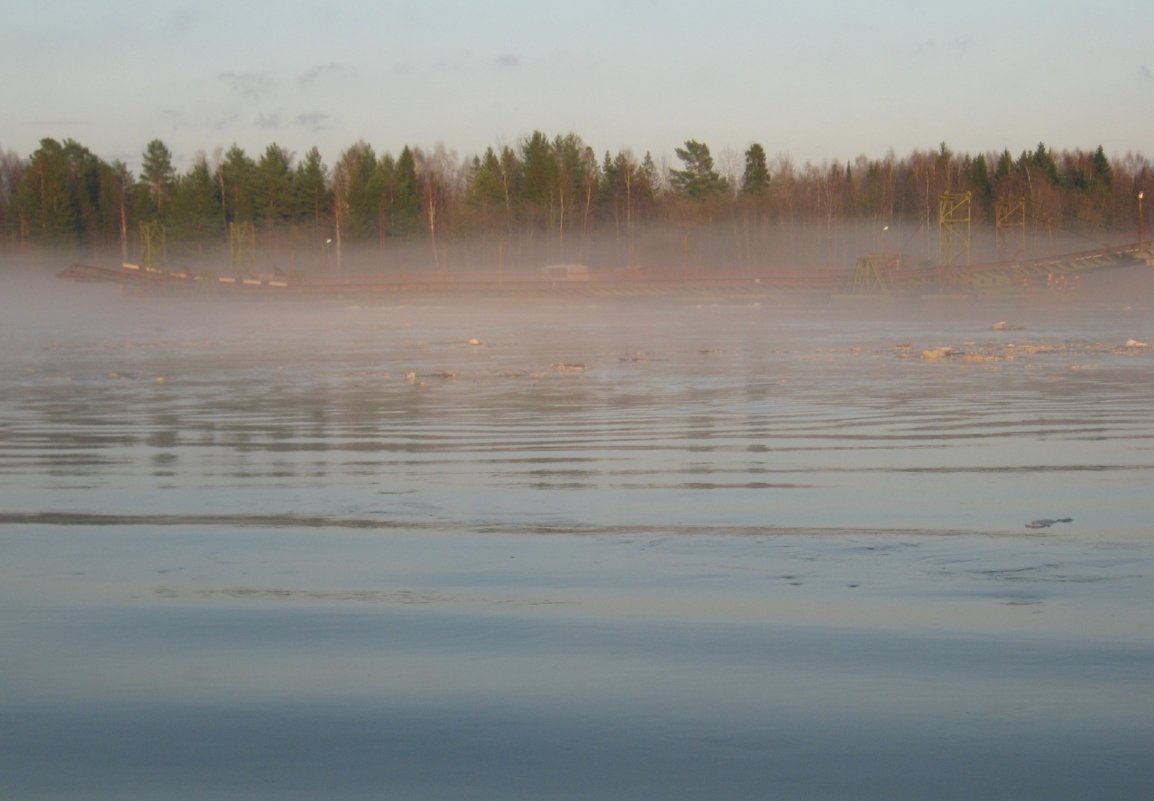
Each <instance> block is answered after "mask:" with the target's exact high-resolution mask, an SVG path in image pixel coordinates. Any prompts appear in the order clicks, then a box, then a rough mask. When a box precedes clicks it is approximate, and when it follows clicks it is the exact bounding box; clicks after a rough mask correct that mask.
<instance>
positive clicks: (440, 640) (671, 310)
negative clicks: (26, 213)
mask: <svg viewBox="0 0 1154 801" xmlns="http://www.w3.org/2000/svg"><path fill="white" fill-rule="evenodd" d="M1091 289H1092V288H1091ZM1141 290H1142V291H1140V292H1139V291H1130V292H1128V293H1125V294H1121V293H1113V294H1111V293H1105V292H1093V291H1091V290H1090V289H1088V290H1087V291H1086V292H1084V293H1082V294H1080V295H1045V296H1039V297H1035V298H1030V299H1027V300H1026V301H1024V302H1020V303H1017V304H1016V305H1015V304H1011V303H1009V302H1007V301H998V302H996V303H995V302H992V301H984V302H978V301H974V300H966V299H961V300H957V299H955V300H924V301H900V302H899V301H881V300H875V301H868V300H848V299H841V300H837V299H835V300H833V301H821V302H809V301H801V300H798V299H789V300H787V301H782V300H772V299H769V298H762V299H760V302H758V300H757V299H755V298H739V299H737V300H729V301H724V302H722V301H718V300H716V299H706V298H698V299H692V298H675V297H664V298H638V299H631V300H623V299H619V298H617V299H615V298H590V297H584V298H573V299H567V300H564V301H563V302H558V301H541V300H534V301H519V302H509V301H500V300H496V299H489V298H480V299H473V300H470V301H468V302H465V301H454V302H452V303H442V304H437V303H432V302H423V303H416V302H414V303H411V304H409V305H393V306H389V305H380V304H374V303H370V302H363V303H361V304H359V305H354V304H353V303H350V302H342V303H316V304H303V303H292V302H289V303H251V304H246V303H236V304H230V303H216V304H213V303H204V302H189V301H179V300H173V299H169V300H157V299H153V300H141V299H131V298H125V297H122V296H121V295H120V294H118V293H117V292H116V291H109V290H108V289H106V288H101V287H77V286H72V285H63V284H60V285H54V284H52V285H44V286H40V285H29V286H21V287H20V288H18V289H17V290H15V291H12V292H9V293H7V294H6V296H5V297H4V299H3V301H2V305H3V306H4V307H5V308H4V315H3V318H2V319H0V381H2V384H0V549H2V551H0V553H3V560H2V561H0V610H2V612H3V614H2V616H0V676H2V678H3V680H2V683H0V797H4V798H22V799H58V798H59V799H73V798H76V799H80V798H83V799H100V798H108V799H113V798H115V799H138V798H139V799H145V798H147V799H153V798H159V797H168V798H181V799H219V798H230V799H246V798H291V799H296V798H299V799H315V798H322V797H323V798H331V799H391V798H398V799H426V798H427V799H445V798H470V799H544V798H550V799H552V798H557V799H570V798H571V799H588V798H602V799H702V798H726V799H831V798H847V799H848V798H854V799H879V801H880V799H974V798H1010V799H1039V801H1040V800H1041V799H1064V798H1068V799H1084V798H1091V797H1096V798H1112V799H1130V798H1133V799H1139V798H1142V799H1145V798H1148V797H1149V795H1150V790H1151V788H1152V787H1154V762H1152V761H1151V760H1150V758H1149V754H1150V744H1151V743H1152V742H1154V623H1152V622H1151V621H1152V617H1151V611H1152V610H1154V501H1152V500H1151V497H1152V494H1151V489H1152V486H1154V481H1152V479H1154V439H1152V437H1154V392H1152V390H1151V386H1154V348H1151V347H1145V346H1143V343H1151V344H1154V312H1152V310H1151V301H1152V300H1154V295H1151V294H1150V293H1149V287H1148V286H1146V285H1145V284H1144V285H1142V286H1141ZM1000 321H1004V322H1006V323H1007V325H1006V326H1001V327H999V328H1001V329H1002V330H995V327H994V324H995V323H998V322H1000ZM935 348H951V349H953V351H952V353H951V354H950V355H946V356H943V357H941V358H930V357H932V356H934V355H936V354H935V353H934V351H933V349H935ZM1042 518H1052V519H1059V518H1071V519H1072V520H1071V521H1070V522H1062V523H1056V524H1054V525H1053V526H1051V527H1048V528H1040V529H1033V528H1027V527H1026V524H1027V523H1029V522H1031V521H1034V520H1037V519H1042Z"/></svg>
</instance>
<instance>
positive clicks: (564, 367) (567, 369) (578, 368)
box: [553, 362, 585, 373]
mask: <svg viewBox="0 0 1154 801" xmlns="http://www.w3.org/2000/svg"><path fill="white" fill-rule="evenodd" d="M553 369H554V370H557V371H559V372H562V373H583V372H585V365H584V364H583V363H580V362H554V364H553Z"/></svg>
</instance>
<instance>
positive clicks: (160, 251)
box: [140, 220, 168, 270]
mask: <svg viewBox="0 0 1154 801" xmlns="http://www.w3.org/2000/svg"><path fill="white" fill-rule="evenodd" d="M167 260H168V250H167V246H166V244H165V235H164V225H162V224H161V223H159V222H157V221H156V220H153V221H152V222H143V223H141V224H140V262H141V266H142V267H144V269H146V270H162V269H164V266H165V264H166V263H167Z"/></svg>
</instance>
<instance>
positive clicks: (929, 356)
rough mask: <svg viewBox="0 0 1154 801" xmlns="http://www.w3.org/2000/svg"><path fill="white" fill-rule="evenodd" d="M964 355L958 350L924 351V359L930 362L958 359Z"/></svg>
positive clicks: (928, 349) (929, 349)
mask: <svg viewBox="0 0 1154 801" xmlns="http://www.w3.org/2000/svg"><path fill="white" fill-rule="evenodd" d="M964 355H965V353H964V352H963V351H960V350H958V349H957V348H926V349H925V350H923V351H922V358H923V359H925V360H926V361H928V362H933V361H938V360H939V359H956V358H958V357H960V356H964Z"/></svg>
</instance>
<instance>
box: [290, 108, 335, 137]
mask: <svg viewBox="0 0 1154 801" xmlns="http://www.w3.org/2000/svg"><path fill="white" fill-rule="evenodd" d="M293 122H294V123H295V124H296V125H297V126H298V127H300V128H304V129H305V130H306V131H309V132H314V133H315V132H316V131H323V130H324V129H325V128H327V127H328V123H329V115H328V114H323V113H321V112H319V111H312V112H309V113H307V114H298V115H296V117H295V118H294V119H293Z"/></svg>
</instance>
